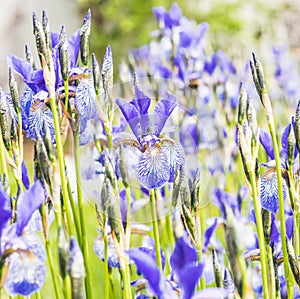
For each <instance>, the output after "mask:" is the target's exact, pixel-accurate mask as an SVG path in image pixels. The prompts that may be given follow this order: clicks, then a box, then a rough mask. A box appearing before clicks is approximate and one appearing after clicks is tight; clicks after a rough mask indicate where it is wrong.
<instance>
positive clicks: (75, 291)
mask: <svg viewBox="0 0 300 299" xmlns="http://www.w3.org/2000/svg"><path fill="white" fill-rule="evenodd" d="M69 275H70V278H71V290H72V299H84V298H85V294H84V279H85V268H84V260H83V255H82V252H81V250H80V248H79V246H78V243H77V241H76V239H75V238H74V237H73V236H71V238H70V259H69Z"/></svg>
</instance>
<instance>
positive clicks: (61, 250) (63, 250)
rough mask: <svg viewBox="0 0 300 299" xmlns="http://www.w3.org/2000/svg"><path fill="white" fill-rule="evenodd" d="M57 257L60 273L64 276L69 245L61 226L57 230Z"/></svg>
mask: <svg viewBox="0 0 300 299" xmlns="http://www.w3.org/2000/svg"><path fill="white" fill-rule="evenodd" d="M58 257H59V267H60V273H61V275H62V277H63V278H64V277H65V276H66V274H67V272H68V262H69V245H68V241H67V238H66V235H65V232H64V230H63V229H62V228H61V227H60V228H59V230H58Z"/></svg>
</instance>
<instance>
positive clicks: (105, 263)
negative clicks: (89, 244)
mask: <svg viewBox="0 0 300 299" xmlns="http://www.w3.org/2000/svg"><path fill="white" fill-rule="evenodd" d="M102 236H103V241H104V285H105V299H109V280H110V275H109V269H108V236H107V233H106V232H105V229H102Z"/></svg>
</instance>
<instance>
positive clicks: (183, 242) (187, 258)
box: [170, 234, 197, 275]
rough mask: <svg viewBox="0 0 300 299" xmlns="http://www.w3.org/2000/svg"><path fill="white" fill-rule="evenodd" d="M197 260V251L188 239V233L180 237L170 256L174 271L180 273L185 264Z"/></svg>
mask: <svg viewBox="0 0 300 299" xmlns="http://www.w3.org/2000/svg"><path fill="white" fill-rule="evenodd" d="M196 261H197V251H196V249H195V248H194V247H192V245H191V244H190V242H189V241H188V237H187V234H184V235H183V236H182V237H180V238H179V239H178V240H177V241H176V244H175V248H174V251H173V253H172V255H171V258H170V265H171V267H172V269H173V271H174V272H175V273H176V274H177V275H180V271H181V270H182V269H183V268H184V266H185V265H187V264H189V263H195V262H196Z"/></svg>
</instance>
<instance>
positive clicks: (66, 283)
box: [64, 273, 72, 299]
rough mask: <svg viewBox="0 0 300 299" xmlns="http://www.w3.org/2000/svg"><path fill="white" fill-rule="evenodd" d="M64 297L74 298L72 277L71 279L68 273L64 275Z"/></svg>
mask: <svg viewBox="0 0 300 299" xmlns="http://www.w3.org/2000/svg"><path fill="white" fill-rule="evenodd" d="M64 297H65V299H72V292H71V279H70V275H69V274H67V273H66V275H65V277H64Z"/></svg>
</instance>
